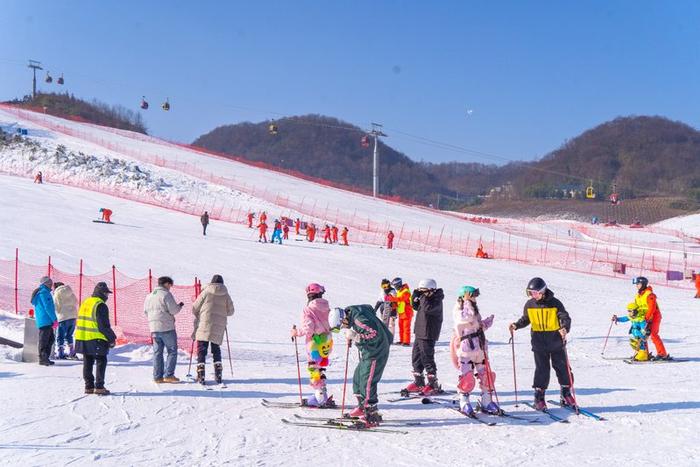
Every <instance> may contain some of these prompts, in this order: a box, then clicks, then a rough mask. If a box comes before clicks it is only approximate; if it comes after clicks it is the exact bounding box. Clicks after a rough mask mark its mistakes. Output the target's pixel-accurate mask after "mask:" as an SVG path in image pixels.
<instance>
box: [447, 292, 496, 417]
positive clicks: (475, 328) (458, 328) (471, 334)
mask: <svg viewBox="0 0 700 467" xmlns="http://www.w3.org/2000/svg"><path fill="white" fill-rule="evenodd" d="M478 296H479V289H477V288H474V287H471V286H468V285H465V286H464V287H462V288H461V289H460V290H459V297H458V298H457V303H456V304H455V307H454V310H453V312H452V319H453V323H454V326H453V331H454V334H453V337H452V342H451V345H450V354H451V356H452V364H453V365H454V366H455V368H457V370H459V373H460V374H459V377H458V382H457V390H458V391H459V394H460V399H459V409H460V411H461V412H463V413H464V414H466V415H474V408H473V407H472V405H471V403H470V402H469V394H470V393H471V392H472V390H473V389H474V386H475V384H476V381H475V380H474V374H475V373H476V377H477V378H478V379H479V387H480V388H481V411H482V412H486V413H490V414H498V413H499V412H500V409H499V407H498V404H496V402H494V401H493V399H492V394H493V392H494V385H493V383H494V381H495V380H496V374H495V373H494V372H493V371H489V370H490V365H488V364H487V360H486V359H487V357H488V355H487V352H488V342H487V341H486V336H485V334H484V331H485V330H487V329H488V328H490V327H491V324H492V323H493V315H491V316H489V317H488V318H486V319H482V317H481V314H480V313H479V307H478V306H477V304H476V297H478Z"/></svg>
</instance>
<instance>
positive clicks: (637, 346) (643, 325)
mask: <svg viewBox="0 0 700 467" xmlns="http://www.w3.org/2000/svg"><path fill="white" fill-rule="evenodd" d="M612 320H613V322H614V323H615V324H617V323H626V322H628V321H630V322H631V326H630V331H629V335H630V346H631V347H632V348H633V349H634V355H632V360H636V361H639V362H646V361H648V360H649V349H648V343H647V322H646V320H645V319H644V313H642V312H641V311H640V310H639V309H638V308H637V307H636V305H634V304H632V303H630V304H629V305H627V316H617V315H613V317H612Z"/></svg>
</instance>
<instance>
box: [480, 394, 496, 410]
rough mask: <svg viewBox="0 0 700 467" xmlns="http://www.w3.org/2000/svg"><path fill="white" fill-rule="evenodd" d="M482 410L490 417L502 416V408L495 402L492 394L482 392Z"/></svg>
mask: <svg viewBox="0 0 700 467" xmlns="http://www.w3.org/2000/svg"><path fill="white" fill-rule="evenodd" d="M480 410H481V411H482V412H483V413H487V414H489V415H500V414H501V408H500V407H499V406H498V404H496V402H494V400H493V398H492V397H491V393H490V392H482V393H481V405H480Z"/></svg>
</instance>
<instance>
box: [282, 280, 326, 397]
mask: <svg viewBox="0 0 700 467" xmlns="http://www.w3.org/2000/svg"><path fill="white" fill-rule="evenodd" d="M324 293H326V289H324V288H323V286H322V285H320V284H316V283H312V284H309V285H307V286H306V299H307V303H306V306H305V307H304V311H303V312H302V315H301V327H299V328H297V327H296V326H295V327H293V328H292V331H291V336H292V337H294V338H296V337H301V336H305V337H306V351H307V354H308V364H307V370H308V372H309V385H310V386H311V388H312V389H313V391H314V393H313V394H312V395H311V396H310V397H309V398H308V399H307V400H306V404H307V405H309V406H311V407H335V405H336V404H335V401H334V400H333V396H329V395H328V390H327V388H326V368H327V367H328V363H329V357H330V354H331V351H332V350H333V336H332V335H331V326H330V324H328V314H329V313H330V311H331V310H330V306H329V305H328V301H327V300H326V299H325V298H323V294H324Z"/></svg>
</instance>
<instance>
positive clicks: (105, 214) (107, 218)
mask: <svg viewBox="0 0 700 467" xmlns="http://www.w3.org/2000/svg"><path fill="white" fill-rule="evenodd" d="M100 212H101V213H102V220H103V221H104V222H112V210H111V209H107V208H100Z"/></svg>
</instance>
